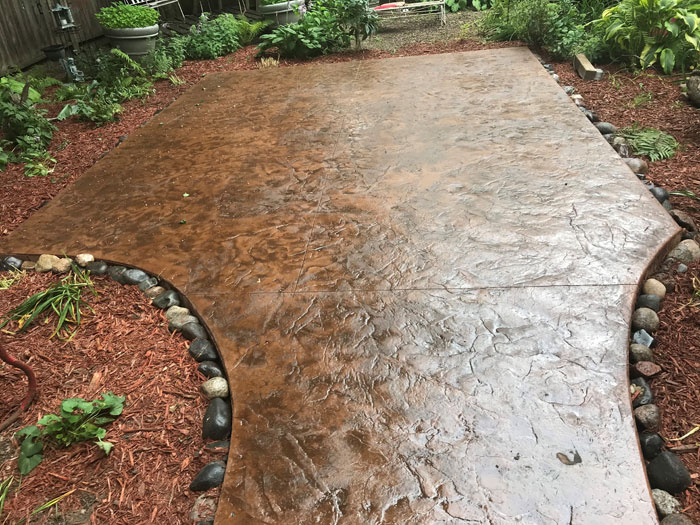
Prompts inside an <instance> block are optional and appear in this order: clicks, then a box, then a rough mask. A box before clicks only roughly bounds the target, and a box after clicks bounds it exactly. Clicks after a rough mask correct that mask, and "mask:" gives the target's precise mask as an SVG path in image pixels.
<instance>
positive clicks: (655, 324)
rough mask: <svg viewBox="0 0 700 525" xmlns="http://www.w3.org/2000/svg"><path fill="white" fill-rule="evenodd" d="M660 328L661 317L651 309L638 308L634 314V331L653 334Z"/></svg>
mask: <svg viewBox="0 0 700 525" xmlns="http://www.w3.org/2000/svg"><path fill="white" fill-rule="evenodd" d="M658 328H659V316H658V315H657V314H656V312H655V311H654V310H652V309H651V308H637V309H636V310H635V311H634V313H633V314H632V330H646V332H648V333H650V334H653V333H654V332H656V330H657V329H658Z"/></svg>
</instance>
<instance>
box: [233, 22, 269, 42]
mask: <svg viewBox="0 0 700 525" xmlns="http://www.w3.org/2000/svg"><path fill="white" fill-rule="evenodd" d="M270 24H272V21H271V20H260V21H258V22H253V23H251V22H250V21H249V20H248V19H247V18H246V17H245V16H243V15H241V16H240V17H238V19H237V21H236V25H237V28H238V41H239V42H240V43H241V45H242V46H247V45H248V44H250V43H251V42H252V41H253V40H255V39H256V38H257V36H258V35H259V34H260V33H262V32H263V30H264V29H265V28H266V27H268V26H269V25H270Z"/></svg>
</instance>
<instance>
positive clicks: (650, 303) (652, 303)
mask: <svg viewBox="0 0 700 525" xmlns="http://www.w3.org/2000/svg"><path fill="white" fill-rule="evenodd" d="M636 306H637V308H649V309H650V310H654V311H655V312H658V311H659V309H660V308H661V297H659V296H658V295H654V294H653V293H645V294H642V295H640V296H639V297H637V305H636Z"/></svg>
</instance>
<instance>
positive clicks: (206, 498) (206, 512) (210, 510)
mask: <svg viewBox="0 0 700 525" xmlns="http://www.w3.org/2000/svg"><path fill="white" fill-rule="evenodd" d="M216 501H217V499H216V498H215V497H214V496H210V495H208V494H202V495H200V496H199V497H198V498H197V499H196V500H194V505H193V506H192V510H191V511H190V520H192V521H193V522H195V523H196V522H200V521H207V520H213V519H214V516H215V515H216Z"/></svg>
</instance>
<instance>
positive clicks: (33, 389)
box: [0, 344, 37, 432]
mask: <svg viewBox="0 0 700 525" xmlns="http://www.w3.org/2000/svg"><path fill="white" fill-rule="evenodd" d="M0 359H2V360H3V361H4V362H5V363H7V364H8V365H10V366H12V367H14V368H19V369H20V370H21V371H22V372H24V375H26V376H27V380H28V382H29V383H28V385H27V395H26V396H25V397H24V399H23V400H22V402H21V403H20V405H19V407H18V408H17V410H15V411H14V412H13V413H12V414H10V416H9V417H8V418H7V419H5V420H4V421H2V422H0V432H2V431H3V430H5V429H6V428H8V427H9V426H10V425H12V424H13V423H14V422H15V421H17V420H18V419H19V418H20V416H21V415H22V414H23V413H24V412H26V411H27V408H29V405H31V403H32V401H33V400H34V398H35V397H36V393H37V382H36V375H34V370H32V368H31V367H30V366H29V365H28V364H26V363H23V362H22V361H19V360H17V359H15V358H14V357H12V355H10V354H9V353H8V352H7V350H6V349H5V347H4V346H3V345H2V344H0Z"/></svg>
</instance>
